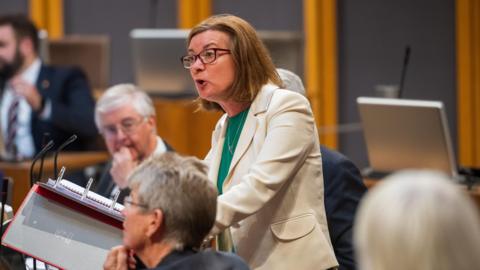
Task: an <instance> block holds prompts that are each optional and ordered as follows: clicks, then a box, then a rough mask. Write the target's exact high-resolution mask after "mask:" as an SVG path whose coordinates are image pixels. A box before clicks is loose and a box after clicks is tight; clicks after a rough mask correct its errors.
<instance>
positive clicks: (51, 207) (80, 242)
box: [2, 180, 123, 269]
mask: <svg viewBox="0 0 480 270" xmlns="http://www.w3.org/2000/svg"><path fill="white" fill-rule="evenodd" d="M112 204H113V205H112ZM122 209H123V206H122V205H120V204H115V203H113V202H112V201H111V200H109V199H107V198H105V197H102V196H100V195H98V194H96V193H94V192H91V191H87V192H85V191H84V189H83V188H82V187H80V186H77V185H75V184H73V183H71V182H69V181H67V180H61V181H58V180H57V182H56V181H53V180H49V181H48V182H47V183H39V184H35V185H34V186H33V187H32V188H31V190H30V192H29V193H28V195H27V196H26V198H25V200H24V201H23V203H22V205H21V207H20V208H19V209H18V210H17V212H16V214H15V217H14V219H13V221H12V222H11V223H10V226H9V227H8V229H7V231H6V232H5V234H4V236H3V239H2V244H3V245H5V246H7V247H9V248H12V249H15V250H17V251H19V252H21V253H24V254H27V255H29V256H31V257H34V258H36V259H38V260H40V261H43V262H45V263H47V264H49V265H52V266H55V267H58V268H61V269H102V265H103V263H104V261H105V258H106V256H107V253H108V251H109V250H110V249H111V248H112V247H114V246H117V245H120V244H121V243H122V223H123V217H122V214H121V212H120V211H121V210H122Z"/></svg>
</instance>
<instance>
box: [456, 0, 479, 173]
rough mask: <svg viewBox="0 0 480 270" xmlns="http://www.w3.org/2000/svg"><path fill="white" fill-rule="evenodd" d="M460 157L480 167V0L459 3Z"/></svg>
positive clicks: (458, 106)
mask: <svg viewBox="0 0 480 270" xmlns="http://www.w3.org/2000/svg"><path fill="white" fill-rule="evenodd" d="M456 15H457V16H456V30H457V31H456V35H457V36H456V39H457V40H456V41H457V91H458V92H457V93H458V99H457V102H458V105H457V108H458V138H459V140H458V141H459V158H460V164H461V165H463V166H469V167H471V166H473V167H480V0H457V1H456Z"/></svg>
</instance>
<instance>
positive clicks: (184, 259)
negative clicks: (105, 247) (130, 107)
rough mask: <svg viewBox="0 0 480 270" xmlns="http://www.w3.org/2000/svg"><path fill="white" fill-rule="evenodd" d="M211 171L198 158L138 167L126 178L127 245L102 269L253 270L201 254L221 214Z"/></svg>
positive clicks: (169, 156)
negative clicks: (204, 243) (127, 186)
mask: <svg viewBox="0 0 480 270" xmlns="http://www.w3.org/2000/svg"><path fill="white" fill-rule="evenodd" d="M207 172H208V168H207V166H206V165H205V164H204V163H203V162H202V161H200V160H199V159H197V158H194V157H181V156H180V155H178V154H175V153H173V152H169V153H165V154H163V155H159V156H154V157H152V158H149V159H148V160H146V161H144V162H143V163H142V164H141V165H140V166H138V167H137V168H136V169H135V170H134V172H133V173H132V174H131V175H130V177H129V179H128V183H129V184H128V185H129V187H130V189H131V195H130V196H129V197H127V198H125V209H124V210H123V215H124V216H125V220H124V223H123V227H124V229H123V246H118V247H115V248H113V249H112V250H111V251H110V252H109V254H108V256H107V259H106V261H105V264H104V270H117V269H125V270H126V269H144V268H148V269H157V270H160V269H162V270H169V269H171V270H172V269H176V270H182V269H197V270H246V269H249V268H248V266H247V265H246V264H245V262H244V261H243V260H242V259H241V258H240V257H238V256H236V255H234V254H229V253H222V252H215V251H212V250H208V251H198V249H199V248H200V246H201V244H202V242H203V239H204V238H205V237H206V235H207V234H208V232H209V231H210V230H211V228H212V227H213V224H214V222H215V215H216V209H217V190H216V188H215V186H213V184H212V183H211V182H210V181H209V180H208V176H207ZM129 267H130V268H129Z"/></svg>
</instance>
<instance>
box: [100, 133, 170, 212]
mask: <svg viewBox="0 0 480 270" xmlns="http://www.w3.org/2000/svg"><path fill="white" fill-rule="evenodd" d="M163 143H164V144H165V147H166V148H167V151H173V148H172V147H171V146H170V145H169V144H168V143H167V142H166V141H165V140H163ZM111 168H112V160H109V161H108V162H107V163H106V164H105V166H104V167H103V169H102V173H101V175H100V180H99V181H98V184H97V186H96V189H95V192H96V193H98V194H100V195H102V196H103V197H106V198H110V195H111V194H112V191H113V189H114V188H115V182H114V181H113V179H112V175H111V174H110V169H111ZM129 194H130V189H128V188H126V189H122V190H120V195H119V196H118V199H117V202H118V203H120V204H123V200H124V199H125V197H127V196H128V195H129Z"/></svg>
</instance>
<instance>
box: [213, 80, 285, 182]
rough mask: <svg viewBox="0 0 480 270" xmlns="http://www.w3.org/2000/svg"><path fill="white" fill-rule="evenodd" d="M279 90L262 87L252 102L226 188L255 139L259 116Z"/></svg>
mask: <svg viewBox="0 0 480 270" xmlns="http://www.w3.org/2000/svg"><path fill="white" fill-rule="evenodd" d="M277 88H279V87H278V86H276V85H274V84H267V85H265V86H264V87H262V89H261V90H260V92H259V93H258V95H257V97H256V98H255V100H254V101H253V102H252V105H250V111H249V112H248V115H247V119H246V120H245V124H244V126H243V129H242V132H241V134H240V138H239V139H238V143H237V147H236V149H235V153H234V155H233V158H232V163H231V164H230V169H229V170H228V175H227V177H226V178H225V182H224V184H223V186H224V187H225V186H226V185H228V184H229V183H230V181H231V178H232V172H233V169H234V168H235V166H237V164H238V162H239V161H240V159H241V158H242V156H243V155H244V154H245V152H247V150H248V148H249V146H250V144H251V142H252V140H253V137H254V135H255V132H256V131H257V127H258V126H257V124H258V119H257V115H258V114H260V113H263V112H265V111H266V110H267V108H268V105H269V104H270V100H271V99H272V96H273V92H274V91H275V89H277ZM223 136H224V137H225V132H224V133H223ZM222 145H223V142H222ZM220 155H221V152H220ZM219 164H220V163H219Z"/></svg>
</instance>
